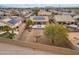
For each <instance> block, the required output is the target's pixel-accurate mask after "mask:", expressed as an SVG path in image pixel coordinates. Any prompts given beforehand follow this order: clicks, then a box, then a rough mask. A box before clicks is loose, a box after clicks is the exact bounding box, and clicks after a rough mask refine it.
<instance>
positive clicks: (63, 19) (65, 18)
mask: <svg viewBox="0 0 79 59" xmlns="http://www.w3.org/2000/svg"><path fill="white" fill-rule="evenodd" d="M54 22H55V23H59V24H61V23H62V24H74V23H75V20H74V19H73V18H72V17H71V16H70V15H55V16H54Z"/></svg>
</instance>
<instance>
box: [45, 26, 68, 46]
mask: <svg viewBox="0 0 79 59" xmlns="http://www.w3.org/2000/svg"><path fill="white" fill-rule="evenodd" d="M44 34H45V36H46V37H47V38H48V39H50V41H51V42H52V44H53V45H56V46H63V45H64V42H65V40H67V36H68V35H67V30H66V28H65V27H64V26H63V25H59V24H48V25H47V26H46V27H45V30H44Z"/></svg>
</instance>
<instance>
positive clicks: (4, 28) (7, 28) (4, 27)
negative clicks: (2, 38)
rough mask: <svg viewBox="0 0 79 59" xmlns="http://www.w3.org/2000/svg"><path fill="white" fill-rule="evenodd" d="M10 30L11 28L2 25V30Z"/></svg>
mask: <svg viewBox="0 0 79 59" xmlns="http://www.w3.org/2000/svg"><path fill="white" fill-rule="evenodd" d="M10 30H11V28H10V27H9V26H3V31H6V32H7V33H9V31H10Z"/></svg>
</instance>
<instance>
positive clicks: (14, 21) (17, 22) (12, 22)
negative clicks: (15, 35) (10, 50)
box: [0, 18, 21, 28]
mask: <svg viewBox="0 0 79 59" xmlns="http://www.w3.org/2000/svg"><path fill="white" fill-rule="evenodd" d="M0 23H3V24H6V25H8V26H10V27H11V28H14V27H17V26H19V25H20V24H21V20H19V19H15V18H5V19H0ZM3 24H2V26H3Z"/></svg>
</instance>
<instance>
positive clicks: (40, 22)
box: [30, 16, 49, 28]
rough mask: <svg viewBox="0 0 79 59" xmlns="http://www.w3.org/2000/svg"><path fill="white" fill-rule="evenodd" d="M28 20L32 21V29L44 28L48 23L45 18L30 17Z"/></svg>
mask: <svg viewBox="0 0 79 59" xmlns="http://www.w3.org/2000/svg"><path fill="white" fill-rule="evenodd" d="M30 19H31V20H32V21H33V26H32V28H44V27H45V26H46V24H48V23H49V19H48V17H47V16H31V17H30Z"/></svg>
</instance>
